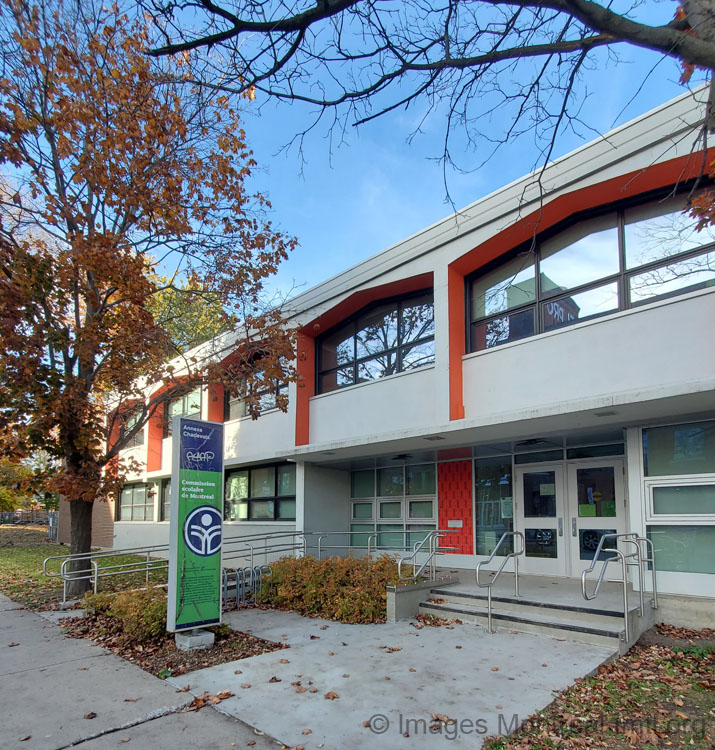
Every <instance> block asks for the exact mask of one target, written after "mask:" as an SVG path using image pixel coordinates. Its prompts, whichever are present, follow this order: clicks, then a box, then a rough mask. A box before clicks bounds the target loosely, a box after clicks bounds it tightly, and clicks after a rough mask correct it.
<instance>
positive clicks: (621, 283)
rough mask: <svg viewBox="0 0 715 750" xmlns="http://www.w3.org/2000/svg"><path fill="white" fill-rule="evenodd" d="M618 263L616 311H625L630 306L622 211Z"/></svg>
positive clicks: (619, 216) (621, 214)
mask: <svg viewBox="0 0 715 750" xmlns="http://www.w3.org/2000/svg"><path fill="white" fill-rule="evenodd" d="M618 263H619V268H620V273H619V278H618V309H619V310H627V309H628V308H629V307H630V306H631V303H630V295H629V294H628V280H627V279H626V216H625V212H624V211H619V212H618Z"/></svg>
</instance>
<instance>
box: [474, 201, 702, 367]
mask: <svg viewBox="0 0 715 750" xmlns="http://www.w3.org/2000/svg"><path fill="white" fill-rule="evenodd" d="M683 195H687V191H681V192H679V193H678V194H677V196H675V197H682V196H683ZM669 196H672V190H668V191H665V192H664V191H657V192H656V193H650V194H648V195H646V196H639V198H638V199H634V200H631V201H624V202H620V203H613V204H610V205H609V206H607V207H604V208H603V209H601V210H594V211H582V212H579V213H577V214H575V215H574V216H572V217H570V218H569V219H568V220H566V221H564V222H561V223H560V224H559V225H557V226H556V227H553V228H551V229H549V230H548V231H545V232H543V233H542V234H541V235H539V236H538V237H536V239H535V241H530V242H528V243H522V244H520V245H518V246H517V247H515V248H513V249H511V250H510V251H509V252H508V253H506V254H505V255H502V256H500V257H499V258H496V259H495V260H494V261H492V262H490V263H488V264H486V265H484V266H483V267H482V268H479V269H477V270H476V271H474V272H472V273H470V274H468V275H467V276H466V277H465V307H466V319H467V321H466V322H467V325H466V342H465V343H466V352H467V353H468V354H472V353H475V352H484V351H489V350H491V349H496V348H498V347H500V346H504V345H505V344H510V343H514V342H516V341H523V340H525V339H528V338H532V337H534V336H538V335H540V334H542V333H551V332H554V331H559V330H561V329H563V328H568V327H569V326H572V325H576V324H577V323H582V322H586V321H590V320H596V319H597V318H601V317H604V316H606V315H613V314H615V313H618V312H623V311H624V310H631V309H638V308H641V307H644V306H646V305H649V304H652V303H655V302H660V301H662V300H665V299H670V298H673V297H678V296H681V295H682V294H687V293H688V292H687V291H673V292H669V293H665V294H658V295H654V296H653V297H650V298H648V299H645V300H641V301H637V302H631V299H630V283H631V279H632V278H633V277H635V276H640V275H642V274H645V273H648V272H652V271H656V270H659V269H662V268H665V267H667V266H669V265H672V264H673V263H676V262H680V261H687V260H689V259H691V258H696V257H699V256H703V255H706V254H707V253H709V252H712V251H713V250H715V242H705V243H703V244H702V245H700V246H698V247H696V248H693V249H690V250H686V251H683V252H682V253H677V254H674V255H669V256H667V257H665V258H661V259H659V260H654V261H650V262H648V263H643V264H642V265H638V266H634V267H632V268H628V267H627V265H626V245H625V227H626V212H627V211H628V210H630V209H633V208H638V207H640V206H646V205H648V204H652V203H655V202H657V201H658V200H659V199H661V200H662V199H664V198H666V197H669ZM666 213H669V212H666ZM609 214H615V216H616V234H617V241H618V248H617V251H618V252H617V254H618V263H619V271H618V272H617V273H614V274H609V275H607V276H603V277H600V278H598V279H596V280H593V281H589V282H587V283H584V284H580V285H579V286H574V287H572V288H571V289H569V290H568V291H566V292H558V291H557V292H555V291H554V290H551V291H550V292H543V291H542V289H541V246H542V245H543V244H544V243H545V242H546V241H548V240H550V239H552V238H554V237H557V236H558V235H559V234H560V233H562V232H564V231H567V230H568V229H570V228H571V227H573V226H577V225H578V224H579V223H581V222H585V221H588V220H589V219H595V218H598V217H605V216H608V215H609ZM663 215H665V214H663ZM567 247H568V246H567ZM563 249H565V248H563ZM559 252H560V251H559ZM524 253H532V254H533V261H534V263H533V267H534V300H533V301H530V302H527V303H523V304H521V305H517V306H515V307H512V308H509V309H507V310H503V311H501V312H498V313H493V314H491V315H484V316H481V317H474V314H473V310H472V308H473V301H472V283H473V282H474V281H475V280H476V279H478V278H480V277H483V276H485V275H486V274H488V273H491V272H492V271H495V270H496V269H498V268H499V267H501V266H502V265H504V264H505V263H506V262H508V261H510V260H512V259H513V258H516V257H518V256H519V255H522V254H524ZM551 257H553V256H551ZM613 283H615V284H616V289H617V299H618V305H617V306H616V307H615V308H614V309H611V310H607V311H604V312H599V313H595V314H593V315H588V316H586V317H583V318H577V319H576V320H572V321H567V322H564V323H563V324H562V325H558V326H552V327H550V328H549V329H548V330H546V328H545V325H544V308H545V305H546V304H547V303H549V302H557V301H559V300H560V299H564V298H569V297H576V296H577V295H579V294H581V293H583V292H588V291H592V290H594V289H598V288H599V287H605V286H607V285H608V284H613ZM694 291H696V290H694ZM528 311H533V312H532V314H533V321H534V329H533V332H532V333H529V334H526V335H524V336H520V337H518V338H513V339H507V340H504V341H502V342H499V343H496V344H493V345H492V346H486V347H484V348H481V349H480V348H477V347H476V346H475V345H474V343H473V338H474V336H473V333H472V332H473V330H474V329H475V328H476V326H478V325H488V324H489V323H491V322H493V321H494V320H498V319H499V318H505V317H510V316H513V315H516V314H518V313H524V312H528Z"/></svg>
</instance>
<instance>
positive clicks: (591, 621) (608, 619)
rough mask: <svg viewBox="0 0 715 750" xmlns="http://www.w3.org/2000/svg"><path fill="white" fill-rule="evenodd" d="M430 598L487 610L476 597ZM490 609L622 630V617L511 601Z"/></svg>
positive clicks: (484, 601) (501, 602)
mask: <svg viewBox="0 0 715 750" xmlns="http://www.w3.org/2000/svg"><path fill="white" fill-rule="evenodd" d="M430 598H433V599H444V600H445V601H446V603H447V604H446V605H443V606H448V605H450V604H454V605H455V606H457V607H470V608H474V609H478V610H484V611H486V609H487V600H486V598H484V599H479V598H477V597H467V596H454V595H452V596H449V595H446V594H432V595H431V597H430ZM492 607H493V608H494V609H500V610H503V611H508V612H515V613H519V614H520V615H529V614H535V615H547V616H551V617H554V618H558V619H561V620H568V621H569V622H573V623H583V624H584V625H593V626H594V627H603V628H622V627H623V615H620V614H619V615H599V614H594V613H593V612H579V611H574V610H565V609H561V608H559V607H548V606H546V607H537V606H533V605H529V604H521V603H519V602H511V601H506V602H505V601H497V600H496V599H493V600H492Z"/></svg>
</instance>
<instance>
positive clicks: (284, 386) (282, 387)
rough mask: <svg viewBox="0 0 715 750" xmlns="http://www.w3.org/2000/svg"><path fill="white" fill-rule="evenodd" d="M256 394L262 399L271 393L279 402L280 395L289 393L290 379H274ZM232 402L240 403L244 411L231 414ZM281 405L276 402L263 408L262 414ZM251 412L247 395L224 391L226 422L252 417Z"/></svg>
mask: <svg viewBox="0 0 715 750" xmlns="http://www.w3.org/2000/svg"><path fill="white" fill-rule="evenodd" d="M255 393H256V396H257V397H258V398H259V399H260V398H261V397H262V396H264V395H266V394H268V393H271V394H273V395H274V396H275V399H274V400H275V401H276V402H277V400H278V397H279V396H281V395H282V394H285V395H286V396H287V395H288V381H287V380H272V381H271V385H270V386H267V387H266V388H261V389H260V390H257V391H256V392H255ZM232 403H240V404H241V409H240V411H241V412H242V413H241V414H240V415H238V416H236V417H232V416H231V404H232ZM279 408H280V407H279V406H278V405H277V403H274V404H273V405H272V406H267V407H266V408H265V409H261V410H260V413H261V414H266V413H267V412H269V411H273V410H275V409H279ZM250 416H251V413H250V412H249V411H248V404H247V403H246V397H245V395H243V396H231V395H230V394H229V392H228V391H224V396H223V421H224V422H234V421H236V420H238V419H245V418H246V417H250Z"/></svg>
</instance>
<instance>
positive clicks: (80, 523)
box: [67, 500, 94, 597]
mask: <svg viewBox="0 0 715 750" xmlns="http://www.w3.org/2000/svg"><path fill="white" fill-rule="evenodd" d="M69 506H70V539H71V544H70V549H71V550H72V554H73V555H76V554H80V553H89V551H90V549H91V547H92V508H93V507H94V503H88V502H86V501H84V500H72V501H71V502H70V504H69ZM91 568H92V565H91V563H90V560H89V557H87V558H86V559H82V560H72V561H71V562H70V564H69V569H70V573H74V574H76V575H77V576H79V577H78V578H76V579H74V580H70V581H68V582H67V595H68V596H71V597H80V596H83V595H84V593H85V592H86V591H89V590H90V589H91V588H92V580H91V578H90V572H91Z"/></svg>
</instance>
